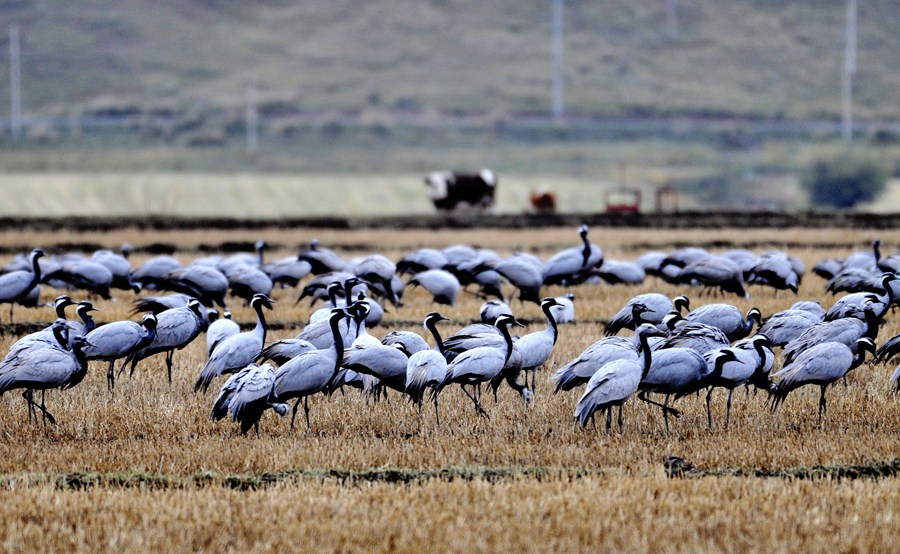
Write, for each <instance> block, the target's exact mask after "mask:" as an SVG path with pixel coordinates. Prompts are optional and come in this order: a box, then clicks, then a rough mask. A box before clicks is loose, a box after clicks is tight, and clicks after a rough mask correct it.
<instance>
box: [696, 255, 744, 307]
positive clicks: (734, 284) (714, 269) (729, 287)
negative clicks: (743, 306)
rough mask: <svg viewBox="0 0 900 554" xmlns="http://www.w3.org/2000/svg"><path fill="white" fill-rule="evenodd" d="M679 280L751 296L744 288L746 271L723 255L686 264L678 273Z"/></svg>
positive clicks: (741, 295)
mask: <svg viewBox="0 0 900 554" xmlns="http://www.w3.org/2000/svg"><path fill="white" fill-rule="evenodd" d="M678 282H679V283H682V284H686V285H698V286H702V287H706V288H707V289H713V288H718V289H719V290H720V291H721V292H723V293H726V292H727V293H731V294H736V295H738V296H740V297H742V298H749V296H750V295H749V294H747V289H745V288H744V272H743V271H741V267H740V266H739V265H738V264H736V263H735V262H733V261H731V260H729V259H728V258H723V257H722V256H711V257H709V258H706V259H703V260H700V261H697V262H693V263H690V264H688V265H686V266H684V267H683V268H682V269H681V272H680V273H679V274H678Z"/></svg>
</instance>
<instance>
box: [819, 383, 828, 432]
mask: <svg viewBox="0 0 900 554" xmlns="http://www.w3.org/2000/svg"><path fill="white" fill-rule="evenodd" d="M827 387H828V385H822V395H821V396H820V397H819V424H820V425H821V424H822V415H823V414H824V415H825V423H826V424H827V423H828V407H827V405H826V404H825V389H826V388H827ZM823 427H824V426H823Z"/></svg>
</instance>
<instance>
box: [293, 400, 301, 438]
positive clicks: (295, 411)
mask: <svg viewBox="0 0 900 554" xmlns="http://www.w3.org/2000/svg"><path fill="white" fill-rule="evenodd" d="M298 407H300V398H299V397H298V398H297V401H296V402H294V409H293V414H292V415H291V431H293V430H294V420H295V419H297V408H298Z"/></svg>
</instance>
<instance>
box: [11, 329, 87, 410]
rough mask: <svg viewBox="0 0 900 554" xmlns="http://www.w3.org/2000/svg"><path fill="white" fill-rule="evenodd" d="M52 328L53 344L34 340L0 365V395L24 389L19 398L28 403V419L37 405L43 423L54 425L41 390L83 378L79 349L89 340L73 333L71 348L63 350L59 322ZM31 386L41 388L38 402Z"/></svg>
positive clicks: (64, 339) (84, 370) (84, 367)
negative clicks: (54, 335)
mask: <svg viewBox="0 0 900 554" xmlns="http://www.w3.org/2000/svg"><path fill="white" fill-rule="evenodd" d="M54 331H55V332H56V333H57V334H56V338H57V341H58V345H57V346H48V345H46V344H42V343H34V347H33V348H28V349H25V350H23V351H21V352H20V353H19V355H18V356H16V357H15V358H13V359H11V360H9V361H8V362H7V363H5V364H3V366H2V367H0V395H2V394H3V393H4V392H6V391H9V390H12V389H25V392H24V393H22V398H24V399H25V402H27V403H28V416H29V420H30V419H31V414H32V413H34V410H35V409H38V410H40V411H41V413H42V419H43V422H44V424H46V422H47V420H48V419H49V420H50V423H51V424H54V425H55V424H56V418H54V417H53V415H52V414H50V412H48V411H47V405H46V403H45V402H44V393H45V392H46V391H47V389H56V388H59V389H68V388H71V387H74V386H75V385H77V384H78V383H80V382H81V381H82V379H84V376H85V374H87V358H85V356H84V352H83V351H82V349H83V348H84V347H85V345H88V344H89V343H88V342H87V340H86V339H85V338H84V337H75V338H74V339H73V341H72V350H66V349H65V346H64V345H65V344H66V342H67V340H68V338H67V337H66V336H65V332H64V331H63V329H62V326H58V327H55V328H54ZM35 390H39V391H41V403H40V404H38V403H37V402H35V401H34V397H33V396H34V391H35ZM35 419H36V418H35Z"/></svg>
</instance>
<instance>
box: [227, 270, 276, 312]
mask: <svg viewBox="0 0 900 554" xmlns="http://www.w3.org/2000/svg"><path fill="white" fill-rule="evenodd" d="M225 277H227V278H228V288H229V290H230V291H231V294H232V295H233V296H236V297H238V298H242V299H243V300H244V301H245V302H247V303H248V304H249V303H250V301H251V300H252V299H253V296H254V295H256V294H264V295H266V296H268V295H270V294H272V286H273V284H272V279H270V278H269V276H268V275H267V274H266V273H265V272H264V271H263V270H261V269H259V268H256V267H250V266H247V265H241V266H237V267H234V268H232V269H231V270H230V271H228V272H227V273H225Z"/></svg>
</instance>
